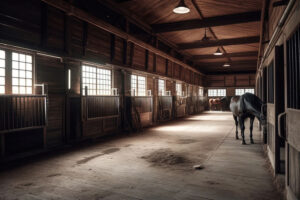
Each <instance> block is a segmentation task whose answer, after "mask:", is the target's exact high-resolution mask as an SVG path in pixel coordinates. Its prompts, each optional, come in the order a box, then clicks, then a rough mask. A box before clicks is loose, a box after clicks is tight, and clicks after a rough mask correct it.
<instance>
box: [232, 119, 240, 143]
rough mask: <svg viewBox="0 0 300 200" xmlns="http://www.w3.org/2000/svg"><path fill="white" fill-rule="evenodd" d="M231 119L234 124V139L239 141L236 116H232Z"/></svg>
mask: <svg viewBox="0 0 300 200" xmlns="http://www.w3.org/2000/svg"><path fill="white" fill-rule="evenodd" d="M233 119H234V122H235V139H237V140H238V139H239V135H238V134H239V131H238V130H239V128H238V125H239V122H238V119H237V116H234V115H233Z"/></svg>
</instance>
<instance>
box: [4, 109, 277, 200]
mask: <svg viewBox="0 0 300 200" xmlns="http://www.w3.org/2000/svg"><path fill="white" fill-rule="evenodd" d="M255 124H256V121H255ZM234 134H235V133H234V121H233V118H232V115H231V114H230V113H217V112H207V113H204V114H201V115H195V116H191V117H189V118H185V119H183V120H180V121H174V122H170V123H167V124H164V125H161V126H158V127H154V128H150V129H147V130H144V131H143V132H142V133H139V134H134V135H131V136H127V137H119V138H114V139H112V140H109V141H100V142H97V143H92V144H85V145H82V147H80V148H73V149H72V150H65V151H62V152H57V153H55V154H54V155H48V156H46V157H45V156H44V157H42V158H38V159H35V160H34V161H30V162H28V163H26V164H22V165H21V166H18V167H14V168H11V169H9V170H5V171H2V172H0V199H30V200H31V199H111V200H117V199H122V200H126V199H130V200H135V199H149V200H156V199H162V200H167V199H184V200H192V199H197V200H202V199H203V200H205V199H206V200H207V199H222V200H226V199H228V200H233V199H241V200H246V199H259V200H264V199H266V200H267V199H272V200H276V199H279V195H278V193H277V192H276V191H275V188H274V186H273V184H272V180H271V175H270V174H269V172H268V170H267V165H266V161H265V158H264V157H263V150H262V146H261V139H260V135H259V133H258V131H257V127H255V133H254V140H255V144H252V145H250V144H249V130H248V129H247V131H246V139H247V142H248V145H241V140H235V138H234ZM157 150H159V152H168V154H167V155H168V156H171V157H172V158H173V157H176V156H181V158H183V162H179V164H176V163H175V164H174V163H164V160H163V161H162V162H158V163H157V162H156V161H155V160H154V161H153V160H149V159H148V160H147V159H146V158H149V155H150V154H153V152H157ZM149 161H153V162H149ZM181 161H182V160H181ZM196 164H201V165H202V166H203V167H204V168H203V169H201V170H194V169H193V165H196Z"/></svg>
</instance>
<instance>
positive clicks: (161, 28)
mask: <svg viewBox="0 0 300 200" xmlns="http://www.w3.org/2000/svg"><path fill="white" fill-rule="evenodd" d="M260 14H261V12H260V11H254V12H246V13H238V14H231V15H223V16H216V17H209V18H204V19H201V20H200V19H194V20H186V21H179V22H171V23H163V24H153V25H152V28H153V30H154V31H155V32H156V33H163V32H172V31H183V30H189V29H196V28H205V27H214V26H225V25H231V24H240V23H246V22H255V21H260Z"/></svg>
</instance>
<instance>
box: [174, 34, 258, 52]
mask: <svg viewBox="0 0 300 200" xmlns="http://www.w3.org/2000/svg"><path fill="white" fill-rule="evenodd" d="M259 39H260V38H259V36H252V37H241V38H230V39H222V40H208V41H197V42H190V43H180V44H178V47H179V49H181V50H184V49H198V48H206V47H217V46H228V45H239V44H251V43H258V42H259Z"/></svg>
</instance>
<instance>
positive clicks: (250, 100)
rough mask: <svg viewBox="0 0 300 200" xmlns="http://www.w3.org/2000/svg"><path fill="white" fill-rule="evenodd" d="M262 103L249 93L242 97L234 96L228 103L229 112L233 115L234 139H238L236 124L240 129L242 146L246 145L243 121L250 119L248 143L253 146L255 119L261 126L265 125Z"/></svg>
mask: <svg viewBox="0 0 300 200" xmlns="http://www.w3.org/2000/svg"><path fill="white" fill-rule="evenodd" d="M262 106H263V103H262V101H261V100H260V99H259V98H258V97H257V96H255V95H254V94H251V93H245V94H243V95H242V96H235V97H232V98H231V101H230V110H231V112H232V114H233V118H234V121H235V126H236V131H235V133H236V139H239V136H238V123H239V124H240V128H241V135H242V140H243V141H242V144H246V142H245V137H244V132H245V125H244V122H245V119H246V118H250V142H251V143H252V144H253V143H254V141H253V138H252V130H253V122H254V119H255V117H256V118H257V119H258V120H259V121H260V122H261V124H262V125H264V124H265V115H264V113H263V112H262Z"/></svg>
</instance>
